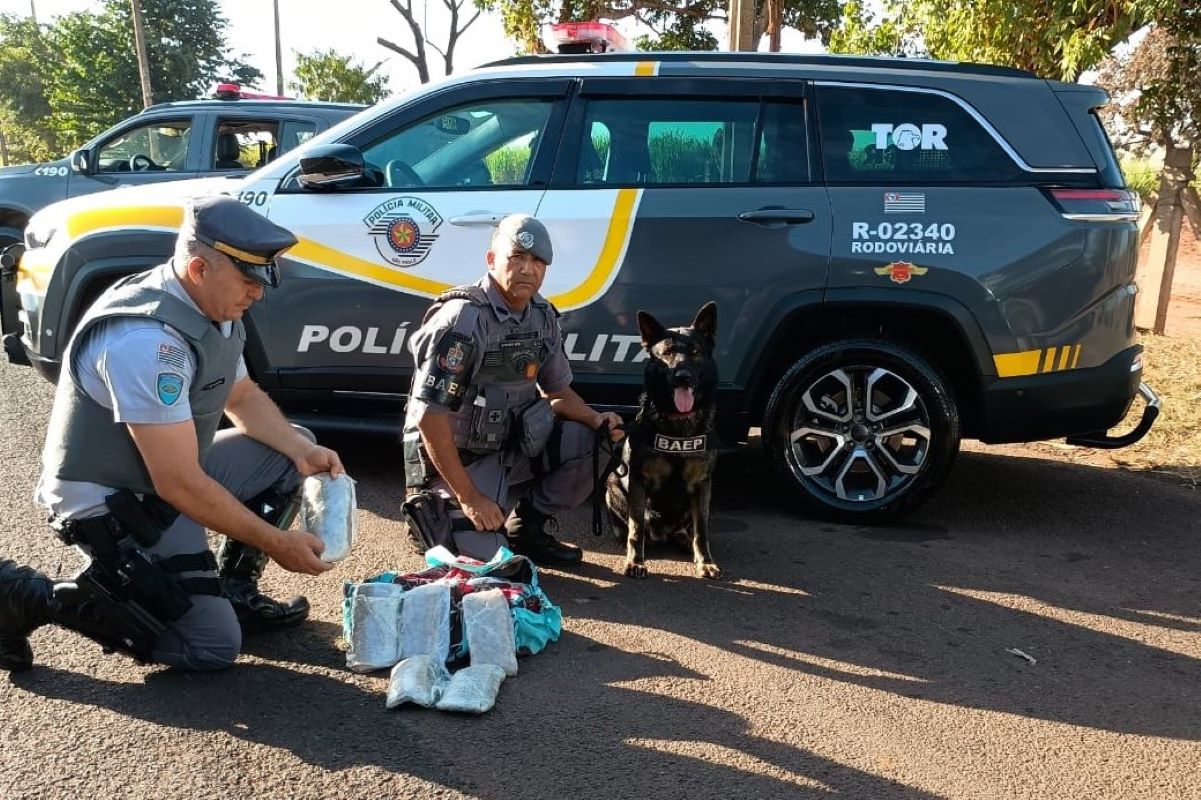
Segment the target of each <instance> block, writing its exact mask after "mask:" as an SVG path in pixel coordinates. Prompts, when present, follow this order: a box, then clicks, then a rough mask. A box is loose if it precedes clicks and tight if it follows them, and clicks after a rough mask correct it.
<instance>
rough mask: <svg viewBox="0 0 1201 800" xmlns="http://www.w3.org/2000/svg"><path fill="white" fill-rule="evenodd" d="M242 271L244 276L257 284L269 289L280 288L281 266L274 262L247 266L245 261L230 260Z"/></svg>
mask: <svg viewBox="0 0 1201 800" xmlns="http://www.w3.org/2000/svg"><path fill="white" fill-rule="evenodd" d="M230 260H231V261H233V262H234V264H235V265H236V266H237V267H238V269H240V270H242V274H243V275H245V276H246V277H247V278H250V279H251V280H252V281H254V282H255V283H258V284H261V285H263V286H266V287H267V288H268V289H278V288H279V266H278V265H276V263H275V262H274V261H270V262H268V263H266V264H247V263H246V262H244V261H238V260H236V259H230Z"/></svg>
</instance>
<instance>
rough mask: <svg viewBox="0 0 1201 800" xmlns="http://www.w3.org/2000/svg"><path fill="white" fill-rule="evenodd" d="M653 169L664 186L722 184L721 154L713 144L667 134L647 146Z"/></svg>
mask: <svg viewBox="0 0 1201 800" xmlns="http://www.w3.org/2000/svg"><path fill="white" fill-rule="evenodd" d="M647 148H648V149H649V151H650V157H651V169H652V170H653V171H654V173H655V176H656V179H657V180H658V181H660V182H662V183H706V182H709V181H716V180H719V178H718V175H719V169H720V167H719V164H720V154H719V153H718V150H717V148H716V147H715V146H714V145H713V143H712V142H711V141H704V140H701V139H697V138H695V137H693V136H687V135H685V134H683V133H680V132H678V131H665V132H664V133H662V134H659V135H658V136H653V137H651V139H650V141H649V142H647Z"/></svg>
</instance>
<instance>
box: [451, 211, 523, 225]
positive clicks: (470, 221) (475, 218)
mask: <svg viewBox="0 0 1201 800" xmlns="http://www.w3.org/2000/svg"><path fill="white" fill-rule="evenodd" d="M507 216H509V215H508V214H498V213H496V212H495V211H472V212H471V213H470V214H464V215H462V216H460V217H451V218H450V224H451V225H495V224H497V223H498V222H500V221H501V220H502V219H504V218H505V217H507Z"/></svg>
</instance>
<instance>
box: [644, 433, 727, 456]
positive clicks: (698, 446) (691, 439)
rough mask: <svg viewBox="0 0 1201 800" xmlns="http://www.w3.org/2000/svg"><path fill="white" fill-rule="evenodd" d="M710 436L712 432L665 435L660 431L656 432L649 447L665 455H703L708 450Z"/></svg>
mask: <svg viewBox="0 0 1201 800" xmlns="http://www.w3.org/2000/svg"><path fill="white" fill-rule="evenodd" d="M710 436H712V434H701V435H700V436H667V435H665V434H662V433H656V434H655V435H654V438H653V439H652V441H651V447H652V448H653V449H654V451H655V452H656V453H661V454H663V455H667V456H703V455H707V454H708V452H709V449H710V442H709V438H710Z"/></svg>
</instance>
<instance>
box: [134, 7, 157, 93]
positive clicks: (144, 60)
mask: <svg viewBox="0 0 1201 800" xmlns="http://www.w3.org/2000/svg"><path fill="white" fill-rule="evenodd" d="M129 4H130V6H131V8H132V9H133V44H134V48H135V49H136V50H137V53H138V76H139V77H140V78H141V79H142V107H143V108H150V106H152V105H154V90H153V89H151V88H150V59H149V57H148V56H147V55H146V28H145V26H144V25H143V24H142V3H141V0H129Z"/></svg>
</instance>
